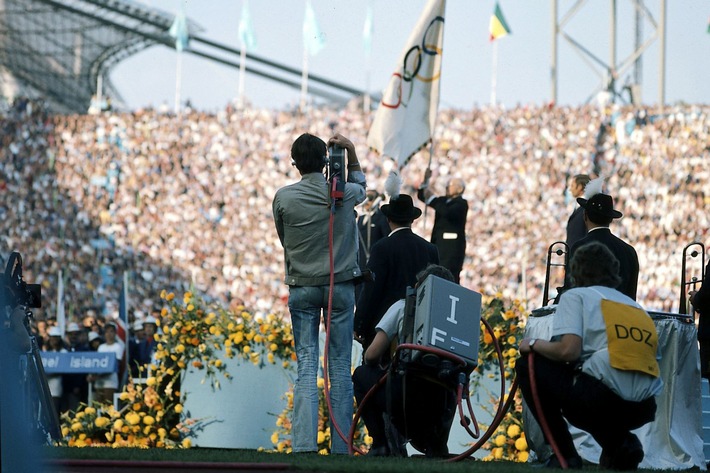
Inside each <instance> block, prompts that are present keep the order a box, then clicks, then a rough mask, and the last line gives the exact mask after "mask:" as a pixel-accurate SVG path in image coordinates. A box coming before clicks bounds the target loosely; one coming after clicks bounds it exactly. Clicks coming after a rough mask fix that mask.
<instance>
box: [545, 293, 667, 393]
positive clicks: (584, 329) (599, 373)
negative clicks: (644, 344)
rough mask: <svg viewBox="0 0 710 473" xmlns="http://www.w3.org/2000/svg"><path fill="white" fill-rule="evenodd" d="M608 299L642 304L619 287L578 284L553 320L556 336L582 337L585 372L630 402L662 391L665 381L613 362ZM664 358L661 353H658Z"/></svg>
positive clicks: (636, 304)
mask: <svg viewBox="0 0 710 473" xmlns="http://www.w3.org/2000/svg"><path fill="white" fill-rule="evenodd" d="M602 299H607V300H610V301H614V302H620V303H623V304H627V305H630V306H633V307H637V308H640V309H642V307H641V306H640V305H639V304H638V303H637V302H636V301H634V300H633V299H631V298H630V297H628V296H626V295H624V294H622V293H621V292H619V291H617V290H616V289H612V288H609V287H605V286H592V287H578V288H573V289H570V290H569V291H567V292H565V293H564V294H562V296H561V297H560V303H559V304H558V306H557V312H556V313H555V316H554V319H553V322H552V337H553V339H555V338H559V337H561V336H562V335H565V334H573V335H578V336H579V337H581V338H582V354H581V356H580V360H581V361H582V371H583V372H584V373H587V374H588V375H590V376H593V377H594V378H597V379H599V380H601V381H602V382H603V383H604V384H606V385H607V386H608V387H609V388H610V389H611V390H612V391H614V392H615V393H616V394H618V395H619V396H620V397H621V398H622V399H625V400H627V401H642V400H644V399H647V398H648V397H651V396H655V395H657V394H659V393H660V392H661V389H662V387H663V381H662V380H661V378H660V377H658V378H656V377H653V376H650V375H647V374H644V373H640V372H636V371H622V370H617V369H614V368H612V367H611V365H610V364H609V351H608V340H607V335H606V324H605V322H604V316H603V315H602V312H601V301H602ZM657 358H660V355H657Z"/></svg>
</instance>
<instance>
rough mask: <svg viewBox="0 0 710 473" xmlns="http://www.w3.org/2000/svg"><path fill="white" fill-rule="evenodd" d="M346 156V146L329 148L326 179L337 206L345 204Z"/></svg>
mask: <svg viewBox="0 0 710 473" xmlns="http://www.w3.org/2000/svg"><path fill="white" fill-rule="evenodd" d="M345 158H346V156H345V148H341V147H340V146H331V147H330V148H328V156H327V157H326V164H327V165H328V166H327V174H326V179H327V181H328V183H329V184H330V186H331V187H330V191H331V195H330V196H331V197H332V198H333V199H335V205H337V206H341V205H343V196H344V195H345V179H346V176H345V169H346V167H345Z"/></svg>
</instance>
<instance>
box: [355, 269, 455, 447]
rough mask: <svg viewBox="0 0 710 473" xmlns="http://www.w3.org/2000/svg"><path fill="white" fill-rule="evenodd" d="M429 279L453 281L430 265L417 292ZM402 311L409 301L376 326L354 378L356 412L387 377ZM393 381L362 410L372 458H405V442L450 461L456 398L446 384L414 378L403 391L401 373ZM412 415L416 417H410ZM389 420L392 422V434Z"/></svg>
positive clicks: (447, 273)
mask: <svg viewBox="0 0 710 473" xmlns="http://www.w3.org/2000/svg"><path fill="white" fill-rule="evenodd" d="M431 275H434V276H436V277H439V278H441V279H445V280H447V281H452V282H453V281H454V275H453V274H452V273H451V271H449V270H448V269H447V268H445V267H444V266H441V265H438V264H429V265H428V266H427V267H426V268H424V269H423V270H422V271H420V272H419V273H417V278H416V281H417V282H416V285H415V288H417V287H419V285H420V284H422V283H423V282H424V281H425V280H426V279H427V278H428V277H429V276H431ZM404 311H405V299H400V300H398V301H397V302H395V303H394V304H392V305H391V306H390V308H389V309H387V312H385V314H384V315H383V316H382V319H381V320H380V321H379V322H378V324H377V327H376V334H375V338H374V339H373V340H372V343H371V344H370V345H369V346H368V347H367V350H366V351H365V355H364V361H365V362H364V364H362V365H360V366H358V367H357V368H356V369H355V372H354V373H353V383H354V385H355V398H356V399H357V403H358V406H360V405H361V404H362V401H363V400H364V398H365V396H366V395H367V393H368V391H370V389H372V388H373V387H374V386H375V385H376V384H377V383H378V382H379V380H380V379H381V378H382V376H384V375H385V374H386V373H387V372H388V370H389V362H390V360H391V358H392V357H391V354H392V353H391V352H392V351H393V349H394V348H396V346H397V345H398V343H399V342H402V341H403V340H404V336H403V333H402V325H403V320H404ZM390 375H391V377H390V378H389V379H388V380H387V382H388V383H389V385H388V386H387V387H386V388H379V390H378V391H377V392H375V394H374V395H373V396H372V397H371V398H370V400H369V401H368V402H367V403H366V404H365V407H364V408H362V418H363V420H364V421H365V425H366V426H367V431H368V432H369V433H370V435H371V436H372V447H371V448H370V452H369V453H368V455H370V456H407V451H406V448H405V447H404V445H403V443H401V442H402V440H410V441H411V442H412V445H413V446H414V447H415V448H417V450H420V451H422V452H424V453H425V455H426V456H427V457H446V456H447V455H448V453H449V450H448V446H447V443H448V439H449V431H450V429H451V422H452V421H453V418H454V414H455V408H456V396H455V394H454V392H453V391H452V390H450V389H448V388H447V387H446V386H445V385H444V384H443V383H440V382H430V381H429V380H426V379H423V378H421V379H418V378H417V377H416V376H412V377H410V378H409V379H408V380H407V388H406V391H405V388H404V380H403V376H402V375H400V374H397V373H390ZM404 376H406V375H404ZM405 404H406V407H407V411H406V412H405ZM412 412H416V413H417V415H416V416H412V415H411V413H412ZM386 419H388V420H389V421H390V422H391V426H390V427H389V430H388V427H387V423H386ZM404 433H406V434H407V438H406V439H402V438H397V437H401V434H404Z"/></svg>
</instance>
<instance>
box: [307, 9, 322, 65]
mask: <svg viewBox="0 0 710 473" xmlns="http://www.w3.org/2000/svg"><path fill="white" fill-rule="evenodd" d="M303 47H304V48H305V49H306V51H308V54H310V55H311V56H315V55H316V54H318V53H319V52H320V50H321V49H323V48H324V47H325V38H324V36H323V33H321V31H320V27H319V26H318V20H316V14H315V12H314V11H313V7H311V2H306V15H305V17H304V18H303Z"/></svg>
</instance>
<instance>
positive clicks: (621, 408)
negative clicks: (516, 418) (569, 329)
mask: <svg viewBox="0 0 710 473" xmlns="http://www.w3.org/2000/svg"><path fill="white" fill-rule="evenodd" d="M515 371H516V374H517V377H518V381H519V383H520V389H521V390H522V393H523V398H524V399H525V402H526V403H527V406H528V408H529V409H530V411H531V412H532V414H533V416H534V417H535V419H536V420H537V421H538V422H540V417H539V413H538V412H537V409H536V408H535V402H534V400H533V397H532V391H531V389H530V378H529V375H528V358H527V356H524V357H521V358H519V359H518V360H517V363H516V366H515ZM535 381H536V386H537V395H538V399H539V400H540V404H541V408H542V411H543V415H544V416H545V420H546V421H547V424H548V426H549V428H550V431H551V434H552V437H553V438H554V440H555V442H556V443H557V445H558V447H559V449H560V452H561V454H562V455H563V456H564V457H565V458H571V457H575V456H577V451H576V449H575V447H574V443H573V442H572V436H571V435H570V433H569V430H568V429H567V424H566V423H565V418H566V419H567V420H568V421H569V423H570V424H572V425H574V426H575V427H577V428H579V429H581V430H584V431H586V432H588V433H589V434H590V435H591V436H592V437H593V438H594V440H596V441H597V443H598V444H599V445H600V446H601V447H602V449H604V450H605V451H606V452H607V453H609V454H611V455H613V454H614V453H615V452H616V451H617V450H618V449H619V447H620V446H621V445H622V444H623V443H624V440H625V439H627V438H628V437H629V436H631V435H632V434H631V432H630V431H631V430H634V429H637V428H639V427H641V426H642V425H645V424H647V423H648V422H651V421H653V419H654V418H655V415H656V401H655V399H654V398H653V397H650V398H648V399H645V400H643V401H639V402H633V401H625V400H624V399H622V398H621V397H619V396H618V395H617V394H616V393H614V392H613V391H612V390H611V389H609V388H608V387H607V386H606V385H605V384H604V383H602V382H601V381H599V380H597V379H596V378H593V377H591V376H589V375H586V374H584V373H581V372H577V371H575V370H574V368H573V367H572V365H569V364H567V363H559V362H555V361H552V360H549V359H547V358H545V357H542V356H539V355H537V356H535ZM548 441H549V439H548Z"/></svg>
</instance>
